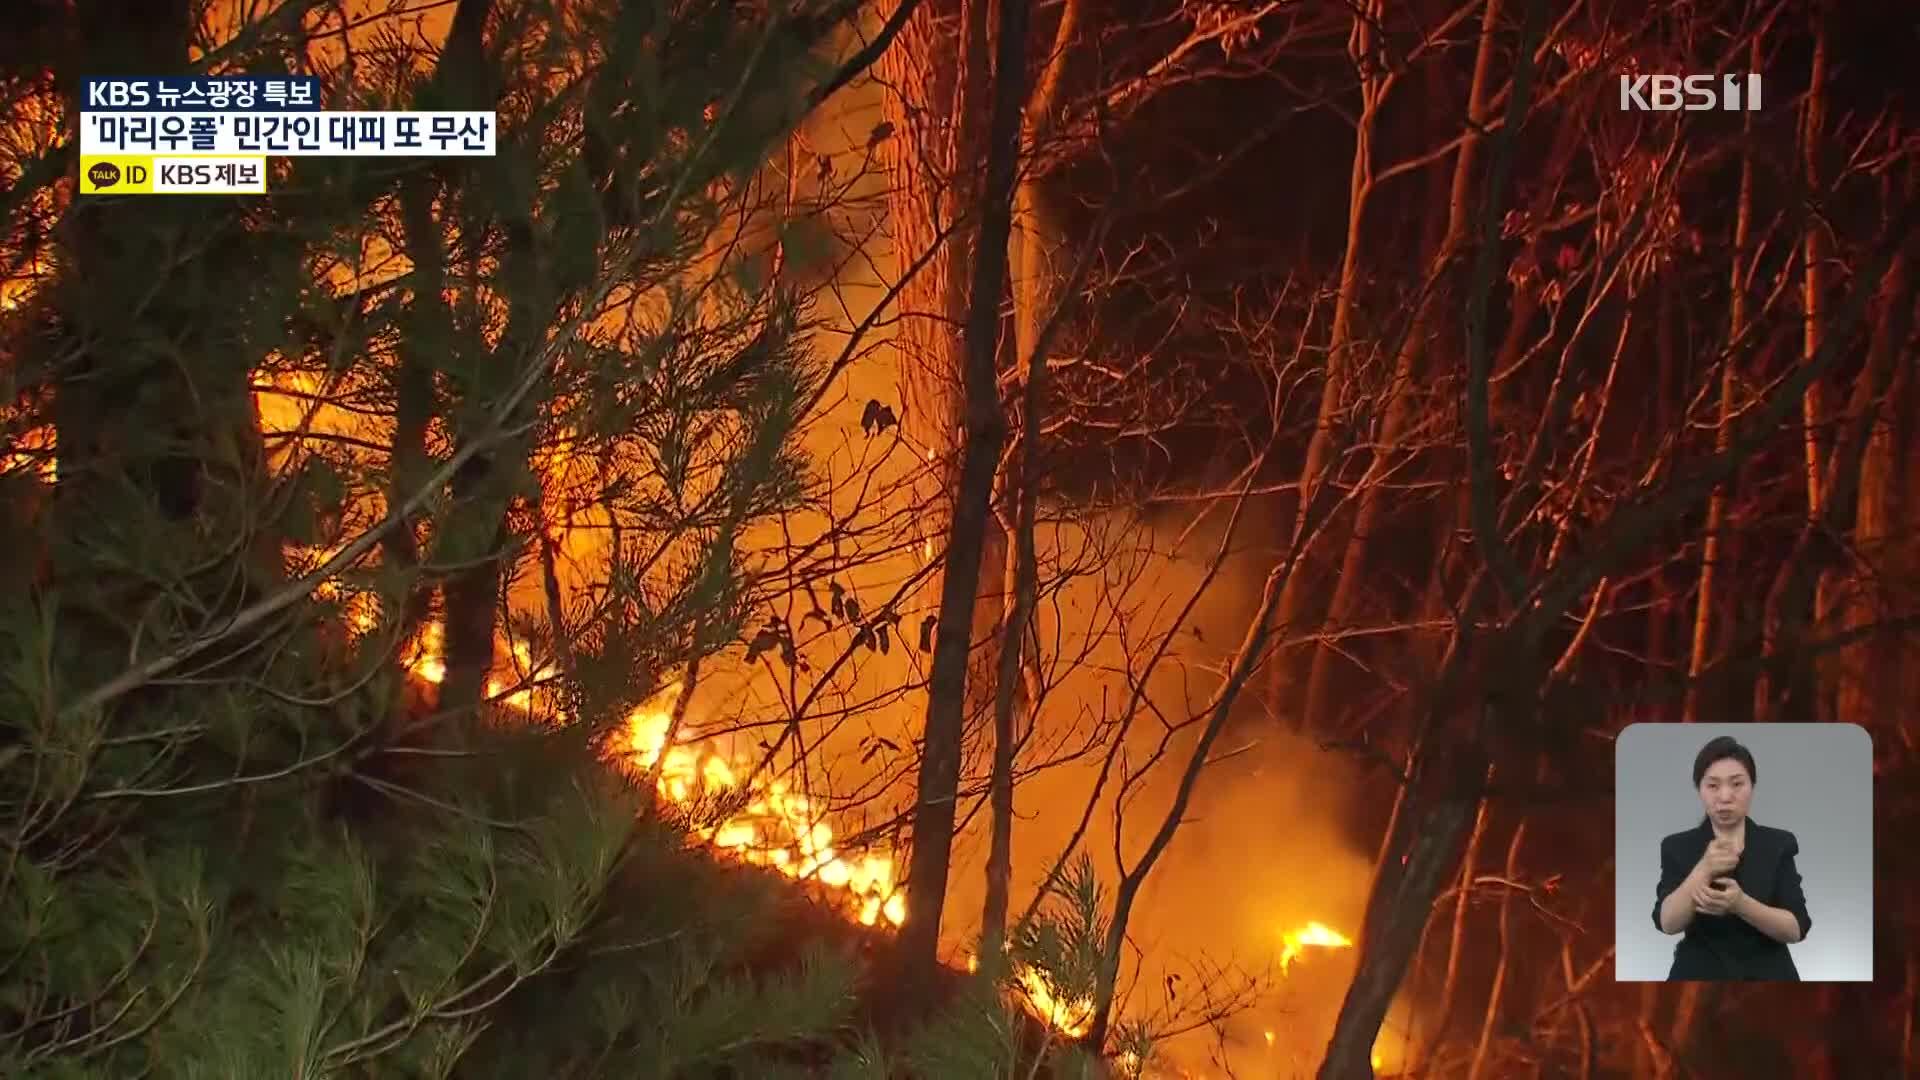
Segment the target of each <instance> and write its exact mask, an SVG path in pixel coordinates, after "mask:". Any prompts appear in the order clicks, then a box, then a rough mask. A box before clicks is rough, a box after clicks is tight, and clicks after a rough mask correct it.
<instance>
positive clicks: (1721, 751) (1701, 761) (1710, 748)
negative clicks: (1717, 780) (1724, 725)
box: [1693, 735, 1760, 787]
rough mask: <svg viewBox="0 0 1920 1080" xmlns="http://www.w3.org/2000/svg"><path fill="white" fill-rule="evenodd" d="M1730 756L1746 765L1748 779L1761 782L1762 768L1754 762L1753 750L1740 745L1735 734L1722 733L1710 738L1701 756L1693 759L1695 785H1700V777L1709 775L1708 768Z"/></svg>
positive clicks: (1702, 749)
mask: <svg viewBox="0 0 1920 1080" xmlns="http://www.w3.org/2000/svg"><path fill="white" fill-rule="evenodd" d="M1729 758H1731V759H1733V760H1734V761H1737V762H1739V763H1740V764H1741V765H1744V766H1746V770H1747V779H1748V780H1750V781H1752V782H1753V783H1756V784H1757V783H1759V782H1760V770H1759V769H1757V768H1755V767H1754V764H1753V751H1751V750H1748V749H1747V748H1746V747H1744V746H1742V745H1740V741H1739V740H1738V739H1735V738H1734V737H1733V736H1731V735H1721V736H1718V737H1716V738H1713V739H1709V740H1708V741H1707V745H1705V746H1703V747H1701V748H1700V754H1699V756H1698V757H1696V758H1694V759H1693V786H1694V787H1699V786H1700V778H1701V777H1703V776H1705V775H1707V770H1708V769H1711V768H1713V765H1714V763H1715V762H1717V761H1726V760H1727V759H1729Z"/></svg>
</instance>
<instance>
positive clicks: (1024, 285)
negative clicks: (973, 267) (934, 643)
mask: <svg viewBox="0 0 1920 1080" xmlns="http://www.w3.org/2000/svg"><path fill="white" fill-rule="evenodd" d="M1082 6H1083V0H1067V3H1066V5H1065V7H1064V8H1063V9H1062V11H1061V14H1060V22H1059V25H1058V27H1057V28H1056V29H1055V31H1054V41H1053V48H1052V50H1051V52H1050V53H1049V57H1048V61H1047V66H1046V69H1045V71H1044V72H1043V73H1042V74H1041V76H1040V79H1039V81H1038V83H1037V85H1035V87H1034V92H1033V99H1032V100H1031V101H1029V102H1027V105H1026V109H1025V111H1024V113H1023V123H1022V125H1021V127H1022V131H1021V138H1020V141H1021V146H1022V153H1021V162H1022V166H1023V167H1022V169H1021V172H1020V175H1021V179H1020V181H1019V183H1018V185H1017V186H1016V187H1015V189H1014V205H1013V229H1012V234H1011V235H1010V236H1009V245H1010V246H1009V251H1008V255H1009V271H1010V277H1011V282H1012V289H1013V322H1014V335H1013V342H1014V359H1015V362H1016V363H1019V362H1024V363H1025V365H1026V374H1025V379H1024V385H1023V387H1022V393H1021V407H1020V434H1019V438H1018V440H1017V446H1016V448H1015V453H1016V454H1017V466H1016V467H1014V468H1010V469H1009V470H1008V477H1007V482H1006V483H1005V485H1004V488H1005V490H1006V492H1007V493H1008V494H1009V495H1010V496H1011V498H1012V501H1013V503H1014V511H1013V517H1014V521H1013V527H1012V529H1011V531H1010V535H1009V537H1008V539H1009V541H1010V542H1009V543H1008V544H1007V545H1005V546H1006V548H1007V558H1006V560H1005V563H1006V568H1007V572H1006V574H1005V578H1006V590H1005V597H1006V600H1005V604H1004V608H1005V617H1004V619H1003V620H1002V622H1001V625H1000V653H999V663H998V666H997V669H996V671H995V674H994V681H993V692H994V697H993V772H992V777H991V779H990V781H989V785H988V790H989V802H990V804H991V805H990V810H991V815H992V817H991V824H990V827H991V837H990V839H989V843H988V854H987V881H986V885H987V888H986V900H985V903H984V904H983V906H982V911H981V920H980V955H981V957H982V958H983V960H984V958H986V957H991V956H995V955H996V954H997V953H998V952H999V950H1000V948H1001V945H1002V943H1003V942H1004V940H1005V936H1006V926H1007V905H1008V893H1009V891H1010V889H1011V885H1012V877H1013V768H1014V758H1015V754H1016V750H1017V748H1018V745H1019V743H1020V741H1021V740H1022V738H1023V735H1022V734H1021V728H1022V727H1029V728H1030V727H1031V723H1032V721H1031V717H1029V718H1028V722H1027V724H1025V725H1022V724H1021V723H1020V722H1019V721H1020V718H1019V716H1018V715H1017V714H1018V713H1020V712H1022V711H1028V710H1031V709H1032V708H1033V707H1034V704H1035V702H1034V701H1033V700H1032V699H1031V698H1030V697H1029V695H1028V694H1026V693H1024V692H1023V682H1022V680H1021V670H1022V666H1023V660H1024V659H1025V658H1026V656H1027V651H1028V644H1029V636H1030V631H1029V628H1030V626H1031V624H1032V620H1033V613H1034V609H1035V608H1036V607H1037V605H1038V603H1039V597H1038V592H1039V574H1040V569H1039V553H1038V551H1037V550H1036V548H1035V542H1034V526H1035V518H1036V516H1037V513H1038V509H1039V506H1038V501H1039V490H1038V487H1039V482H1040V468H1039V457H1040V419H1041V417H1042V415H1044V410H1045V404H1046V379H1047V348H1048V343H1047V342H1046V341H1043V340H1042V337H1043V336H1044V334H1043V329H1044V328H1045V327H1046V326H1047V324H1048V323H1049V322H1051V321H1053V320H1055V319H1057V317H1058V312H1059V308H1060V305H1061V304H1062V302H1063V301H1064V299H1065V297H1064V296H1063V286H1064V285H1065V284H1066V282H1065V278H1066V276H1067V273H1068V271H1067V268H1066V266H1064V265H1063V263H1064V261H1065V259H1064V256H1065V254H1066V250H1065V249H1066V243H1065V237H1064V235H1063V230H1062V225H1061V222H1060V221H1059V220H1058V218H1057V217H1056V216H1054V215H1053V214H1052V213H1051V208H1050V206H1049V205H1048V201H1047V200H1046V199H1045V198H1044V197H1042V194H1041V192H1040V190H1039V187H1040V183H1041V180H1042V177H1041V175H1040V166H1039V165H1038V164H1037V161H1036V159H1037V158H1038V157H1039V156H1041V155H1042V154H1043V153H1044V152H1045V150H1046V147H1045V146H1044V145H1043V144H1044V143H1045V142H1046V140H1048V139H1049V137H1050V136H1051V135H1052V134H1053V130H1054V120H1055V113H1056V112H1057V111H1058V109H1059V107H1060V102H1059V97H1060V86H1061V82H1062V78H1063V76H1064V72H1065V68H1066V63H1067V57H1068V56H1069V55H1071V50H1072V48H1073V45H1074V39H1075V36H1076V35H1077V33H1078V29H1079V24H1080V14H1081V8H1082Z"/></svg>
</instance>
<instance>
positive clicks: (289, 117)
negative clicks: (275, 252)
mask: <svg viewBox="0 0 1920 1080" xmlns="http://www.w3.org/2000/svg"><path fill="white" fill-rule="evenodd" d="M494 135H495V132H494V121H493V114H492V113H490V112H324V113H242V112H223V113H202V114H199V115H196V116H187V115H184V114H181V113H162V112H144V113H82V114H81V116H80V156H81V157H89V156H95V155H103V154H137V153H140V152H142V151H145V152H147V153H176V154H179V153H194V154H227V155H249V154H253V155H258V154H267V155H272V156H274V157H491V156H493V151H494Z"/></svg>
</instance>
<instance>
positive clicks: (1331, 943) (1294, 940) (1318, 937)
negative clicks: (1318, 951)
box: [1280, 922, 1353, 974]
mask: <svg viewBox="0 0 1920 1080" xmlns="http://www.w3.org/2000/svg"><path fill="white" fill-rule="evenodd" d="M1280 940H1281V942H1282V943H1283V947H1282V949H1281V950H1280V971H1281V973H1282V974H1285V973H1286V971H1287V969H1288V968H1289V967H1291V966H1292V965H1293V962H1294V961H1295V960H1298V959H1299V958H1300V954H1301V952H1302V951H1303V950H1305V949H1307V948H1309V947H1318V948H1323V949H1350V948H1352V947H1353V942H1352V941H1350V940H1348V939H1347V937H1346V936H1345V935H1343V934H1341V933H1340V932H1339V931H1337V930H1334V929H1332V928H1330V927H1328V926H1326V925H1325V924H1324V923H1317V922H1310V923H1308V924H1307V925H1305V926H1301V927H1297V928H1295V929H1292V930H1288V931H1285V932H1284V933H1282V934H1281V935H1280Z"/></svg>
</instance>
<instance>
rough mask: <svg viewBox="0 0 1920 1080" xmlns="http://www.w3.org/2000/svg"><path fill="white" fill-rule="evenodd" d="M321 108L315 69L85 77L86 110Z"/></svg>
mask: <svg viewBox="0 0 1920 1080" xmlns="http://www.w3.org/2000/svg"><path fill="white" fill-rule="evenodd" d="M228 109H238V110H241V111H243V112H244V111H248V110H255V109H257V110H260V111H263V112H270V111H281V110H299V111H305V112H318V111H319V109H320V79H319V77H318V76H315V75H177V76H148V77H139V78H124V79H98V78H96V79H84V80H82V81H81V84H80V111H81V112H149V111H154V110H158V111H163V112H225V111H226V110H228Z"/></svg>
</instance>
